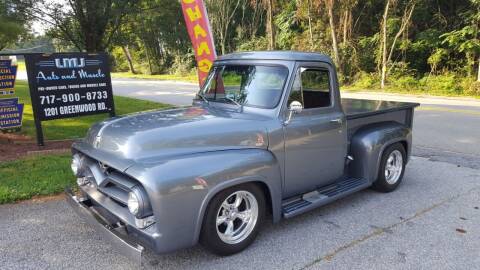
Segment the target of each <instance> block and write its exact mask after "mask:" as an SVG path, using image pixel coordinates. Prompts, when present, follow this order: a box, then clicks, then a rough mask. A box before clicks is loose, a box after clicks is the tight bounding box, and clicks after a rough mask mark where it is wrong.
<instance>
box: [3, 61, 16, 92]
mask: <svg viewBox="0 0 480 270" xmlns="http://www.w3.org/2000/svg"><path fill="white" fill-rule="evenodd" d="M16 76H17V66H12V60H10V59H8V60H0V96H3V95H13V94H15V89H14V88H15V77H16Z"/></svg>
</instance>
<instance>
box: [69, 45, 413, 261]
mask: <svg viewBox="0 0 480 270" xmlns="http://www.w3.org/2000/svg"><path fill="white" fill-rule="evenodd" d="M415 106H418V104H413V103H398V102H388V101H370V100H345V99H343V100H342V99H341V98H340V91H339V86H338V81H337V76H336V71H335V67H334V65H333V64H332V61H331V59H330V58H329V57H327V56H325V55H321V54H317V53H301V52H246V53H234V54H229V55H225V56H221V57H219V58H218V60H217V61H215V63H214V65H213V67H212V69H211V72H210V74H209V76H208V78H207V80H206V82H205V84H204V86H203V87H202V89H201V90H200V91H199V92H198V94H197V97H196V98H195V99H194V101H193V105H192V106H190V107H184V108H177V109H172V110H164V111H148V112H143V113H138V114H133V115H126V116H123V117H116V118H111V119H108V120H106V121H103V122H101V123H98V124H96V125H94V126H93V127H92V128H91V129H90V130H89V132H88V134H87V136H86V138H85V139H83V140H81V141H78V142H75V143H74V144H73V160H72V170H73V172H74V174H75V175H76V177H77V179H78V181H77V182H78V189H79V190H78V192H76V193H73V192H71V191H69V192H67V201H68V202H69V203H70V204H71V205H72V206H73V208H74V209H75V210H76V212H77V213H78V214H80V215H81V216H82V217H83V218H84V219H86V220H87V221H89V223H91V224H92V226H94V227H95V228H96V229H97V230H98V232H99V233H102V234H104V236H105V237H107V238H109V240H110V241H111V242H112V243H113V244H114V245H115V246H117V247H118V248H119V249H120V250H121V251H123V252H124V253H126V254H127V255H129V256H130V257H133V258H136V259H139V258H141V254H142V251H143V250H144V247H147V248H149V249H151V250H153V251H155V252H157V253H165V252H170V251H174V250H177V249H181V248H186V247H190V246H193V245H195V244H197V242H200V243H202V244H203V245H204V246H205V247H207V248H208V249H209V250H211V251H213V252H214V253H217V254H220V255H229V254H233V253H236V252H239V251H241V250H243V249H244V248H246V247H247V246H248V245H250V244H251V243H252V242H253V240H254V239H255V236H256V235H257V233H258V232H259V230H260V228H261V225H262V223H263V222H264V221H265V218H266V214H267V213H271V217H272V218H271V219H272V221H273V222H278V221H280V220H281V219H282V218H291V217H294V216H296V215H298V214H301V213H304V212H306V211H308V210H312V209H315V208H317V207H319V206H322V205H325V204H327V203H329V202H332V201H334V200H337V199H339V198H342V197H344V196H347V195H349V194H352V193H354V192H357V191H359V190H362V189H365V188H368V187H372V188H373V189H375V190H378V191H381V192H390V191H393V190H395V189H396V188H397V187H398V185H399V184H400V182H401V181H402V178H403V174H404V172H405V165H406V164H407V161H408V159H409V156H410V153H411V148H412V121H413V111H414V107H415Z"/></svg>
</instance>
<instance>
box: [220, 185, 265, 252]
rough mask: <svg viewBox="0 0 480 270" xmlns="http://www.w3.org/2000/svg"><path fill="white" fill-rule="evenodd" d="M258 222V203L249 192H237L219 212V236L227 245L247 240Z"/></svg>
mask: <svg viewBox="0 0 480 270" xmlns="http://www.w3.org/2000/svg"><path fill="white" fill-rule="evenodd" d="M257 220H258V202H257V199H256V198H255V196H254V195H253V194H252V193H250V192H248V191H243V190H242V191H237V192H234V193H232V194H231V195H230V196H228V197H227V198H226V199H225V200H224V201H223V203H222V204H221V206H220V209H218V212H217V220H216V227H217V234H218V236H219V237H220V239H221V240H222V241H223V242H225V243H227V244H238V243H240V242H242V241H243V240H245V238H247V237H248V236H249V235H250V233H252V231H253V229H254V228H255V225H256V223H257Z"/></svg>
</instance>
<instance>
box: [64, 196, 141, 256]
mask: <svg viewBox="0 0 480 270" xmlns="http://www.w3.org/2000/svg"><path fill="white" fill-rule="evenodd" d="M65 197H66V200H67V202H68V204H70V206H71V207H72V208H73V210H74V211H75V212H76V213H77V215H79V216H80V217H81V218H82V219H83V220H85V221H86V222H87V223H89V224H90V225H91V226H92V227H93V228H94V229H95V231H97V232H98V233H99V234H101V235H102V236H103V238H104V239H107V240H108V241H109V243H110V244H111V245H112V246H114V247H115V248H116V249H118V250H119V251H120V252H121V253H122V254H123V255H125V256H127V257H128V258H130V259H132V260H134V261H135V262H136V263H138V264H139V265H140V264H141V261H142V253H143V251H144V247H142V246H140V245H138V244H137V243H134V242H133V241H131V240H129V239H128V237H127V236H126V235H125V234H122V233H120V231H122V229H123V230H124V229H125V228H123V227H119V226H118V225H113V224H109V223H108V222H107V221H106V219H105V218H104V217H102V216H101V215H100V214H98V213H97V212H96V211H95V210H93V209H92V208H91V207H90V206H88V202H89V199H87V198H77V196H75V194H73V192H72V191H71V190H66V191H65Z"/></svg>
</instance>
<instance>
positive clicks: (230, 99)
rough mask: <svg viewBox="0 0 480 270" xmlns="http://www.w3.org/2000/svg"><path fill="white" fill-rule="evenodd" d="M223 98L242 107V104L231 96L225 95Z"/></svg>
mask: <svg viewBox="0 0 480 270" xmlns="http://www.w3.org/2000/svg"><path fill="white" fill-rule="evenodd" d="M224 99H226V100H228V101H230V102H233V103H235V104H236V105H238V106H240V107H242V104H240V103H239V102H238V101H236V100H235V99H233V98H229V97H227V96H225V97H224Z"/></svg>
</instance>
